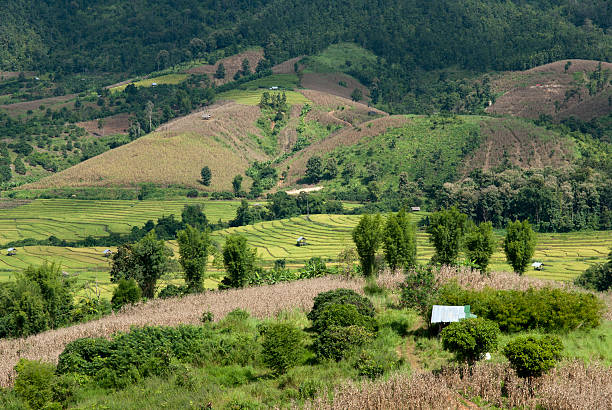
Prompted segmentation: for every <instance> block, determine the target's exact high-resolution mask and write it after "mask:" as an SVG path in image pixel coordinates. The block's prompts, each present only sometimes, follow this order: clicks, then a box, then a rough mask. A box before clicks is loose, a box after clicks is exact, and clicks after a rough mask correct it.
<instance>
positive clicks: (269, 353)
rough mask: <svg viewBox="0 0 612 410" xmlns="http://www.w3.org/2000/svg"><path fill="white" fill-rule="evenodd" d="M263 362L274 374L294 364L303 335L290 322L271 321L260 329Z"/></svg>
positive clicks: (297, 358)
mask: <svg viewBox="0 0 612 410" xmlns="http://www.w3.org/2000/svg"><path fill="white" fill-rule="evenodd" d="M260 333H261V335H262V338H263V340H262V342H261V346H262V349H263V350H262V354H263V360H264V363H265V364H266V365H267V366H268V367H270V368H271V369H272V370H273V371H274V372H275V373H276V374H282V373H285V372H286V371H287V369H289V368H290V367H293V366H295V365H296V364H297V363H298V362H299V360H300V358H301V356H302V354H303V343H304V335H303V333H302V331H301V330H300V329H299V328H297V327H296V326H295V325H293V324H291V323H272V324H268V325H266V326H263V327H262V328H261V329H260Z"/></svg>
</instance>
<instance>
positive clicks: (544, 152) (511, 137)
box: [462, 118, 573, 175]
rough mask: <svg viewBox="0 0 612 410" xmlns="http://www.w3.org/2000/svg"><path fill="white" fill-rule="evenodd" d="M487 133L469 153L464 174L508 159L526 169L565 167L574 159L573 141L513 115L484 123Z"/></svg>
mask: <svg viewBox="0 0 612 410" xmlns="http://www.w3.org/2000/svg"><path fill="white" fill-rule="evenodd" d="M480 130H481V134H482V135H483V136H484V140H483V142H482V143H481V144H480V147H479V148H478V149H477V150H476V151H475V152H473V153H472V154H471V155H469V156H468V157H467V158H466V159H465V161H464V165H463V170H462V171H463V174H464V175H467V174H469V172H470V171H472V170H473V169H476V168H479V169H483V170H485V171H487V170H490V169H492V168H495V167H496V166H498V165H500V164H501V163H502V162H503V161H505V158H506V157H507V158H508V160H509V161H510V162H511V163H512V164H513V165H516V166H518V167H521V168H522V169H541V168H545V167H549V166H550V167H557V168H558V167H565V166H568V165H569V164H570V162H571V160H572V158H573V153H572V147H571V145H570V143H569V141H567V140H565V139H559V138H558V137H556V136H555V135H554V134H553V133H552V132H550V131H548V130H545V129H543V128H539V127H535V126H533V125H530V124H526V123H524V122H523V121H520V120H517V119H512V118H492V119H488V120H484V121H483V122H482V123H481V124H480Z"/></svg>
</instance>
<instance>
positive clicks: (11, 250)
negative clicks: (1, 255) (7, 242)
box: [6, 248, 17, 256]
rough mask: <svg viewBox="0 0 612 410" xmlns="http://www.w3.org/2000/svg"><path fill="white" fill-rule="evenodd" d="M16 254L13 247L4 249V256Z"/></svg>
mask: <svg viewBox="0 0 612 410" xmlns="http://www.w3.org/2000/svg"><path fill="white" fill-rule="evenodd" d="M14 255H17V249H15V248H8V249H7V250H6V256H14Z"/></svg>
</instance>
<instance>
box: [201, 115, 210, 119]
mask: <svg viewBox="0 0 612 410" xmlns="http://www.w3.org/2000/svg"><path fill="white" fill-rule="evenodd" d="M211 118H212V116H211V115H210V114H202V119H203V120H210V119H211Z"/></svg>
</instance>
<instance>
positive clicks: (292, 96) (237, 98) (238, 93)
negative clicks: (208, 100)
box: [217, 89, 311, 105]
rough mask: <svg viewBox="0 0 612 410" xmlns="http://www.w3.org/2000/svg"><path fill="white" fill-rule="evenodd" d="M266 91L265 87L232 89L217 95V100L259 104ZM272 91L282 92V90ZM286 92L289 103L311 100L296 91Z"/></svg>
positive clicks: (301, 102)
mask: <svg viewBox="0 0 612 410" xmlns="http://www.w3.org/2000/svg"><path fill="white" fill-rule="evenodd" d="M266 91H267V90H264V89H257V90H231V91H226V92H224V93H221V94H219V95H217V100H231V101H234V102H236V103H238V104H244V105H257V104H259V101H260V100H261V95H262V94H263V93H264V92H266ZM272 92H282V90H279V91H272ZM284 93H285V95H286V96H287V103H289V104H305V103H309V102H311V101H310V100H309V99H308V98H306V97H305V96H304V95H302V94H300V93H298V92H296V91H284Z"/></svg>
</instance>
